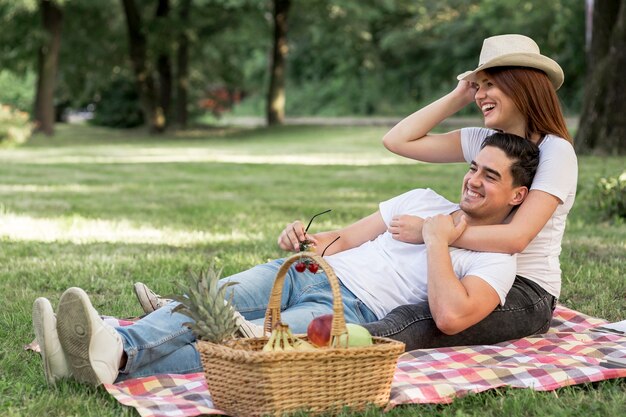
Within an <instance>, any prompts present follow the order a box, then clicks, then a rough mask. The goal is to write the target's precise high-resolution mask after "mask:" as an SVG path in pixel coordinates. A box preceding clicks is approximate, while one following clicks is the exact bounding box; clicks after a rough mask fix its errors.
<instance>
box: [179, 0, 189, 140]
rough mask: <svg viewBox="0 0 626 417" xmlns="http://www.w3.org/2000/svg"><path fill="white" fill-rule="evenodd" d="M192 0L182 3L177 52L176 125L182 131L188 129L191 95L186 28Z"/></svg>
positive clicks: (184, 0)
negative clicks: (189, 99)
mask: <svg viewBox="0 0 626 417" xmlns="http://www.w3.org/2000/svg"><path fill="white" fill-rule="evenodd" d="M190 10H191V0H183V1H182V2H181V3H180V10H179V18H180V27H181V29H180V35H179V36H178V49H177V51H176V123H177V124H178V126H179V127H181V128H182V129H185V128H186V127H187V119H188V113H187V100H188V95H189V36H188V34H187V31H186V28H187V27H188V26H189V12H190Z"/></svg>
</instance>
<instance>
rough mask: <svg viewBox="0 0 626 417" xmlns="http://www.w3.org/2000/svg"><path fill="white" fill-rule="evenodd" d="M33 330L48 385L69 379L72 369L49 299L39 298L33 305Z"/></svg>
mask: <svg viewBox="0 0 626 417" xmlns="http://www.w3.org/2000/svg"><path fill="white" fill-rule="evenodd" d="M33 329H34V330H35V338H36V339H37V343H38V344H39V349H40V350H41V358H42V359H43V372H44V374H45V376H46V381H47V382H48V384H50V385H54V384H55V383H56V381H57V380H58V379H61V378H67V377H69V376H70V375H71V372H70V367H69V365H68V363H67V359H66V358H65V353H64V352H63V348H62V347H61V342H59V335H58V334H57V319H56V317H55V315H54V310H53V309H52V304H50V301H49V300H48V299H47V298H43V297H39V298H37V299H36V300H35V302H34V303H33Z"/></svg>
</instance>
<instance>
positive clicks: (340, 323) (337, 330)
mask: <svg viewBox="0 0 626 417" xmlns="http://www.w3.org/2000/svg"><path fill="white" fill-rule="evenodd" d="M304 258H309V259H311V260H313V261H314V262H316V263H317V264H318V265H319V266H320V267H321V268H322V269H323V270H324V272H325V273H326V277H328V282H329V283H330V289H331V291H332V293H333V322H332V325H331V329H330V340H331V341H334V342H335V343H337V342H338V341H339V336H341V335H342V334H344V333H346V332H347V331H348V329H347V327H346V318H345V316H344V312H343V302H342V300H341V290H340V289H339V279H337V275H335V271H333V269H332V268H331V267H330V265H328V262H326V261H325V260H324V258H322V257H321V256H319V255H317V254H314V253H312V252H299V253H296V254H293V255H291V256H290V257H289V258H287V259H285V262H284V263H283V264H282V265H281V267H280V269H279V270H278V273H277V274H276V279H275V280H274V286H273V287H272V292H271V294H270V299H269V302H268V304H267V310H266V312H265V323H264V330H265V331H266V332H271V331H272V329H273V328H274V325H275V324H276V323H278V322H279V321H280V301H281V298H282V295H283V285H284V283H285V276H286V275H287V271H288V270H289V268H290V267H291V265H293V264H294V263H295V262H298V261H301V260H303V259H304Z"/></svg>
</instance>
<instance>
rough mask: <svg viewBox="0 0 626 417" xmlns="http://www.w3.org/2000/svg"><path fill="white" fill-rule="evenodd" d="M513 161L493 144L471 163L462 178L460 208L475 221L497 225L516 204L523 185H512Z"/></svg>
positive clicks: (485, 148)
mask: <svg viewBox="0 0 626 417" xmlns="http://www.w3.org/2000/svg"><path fill="white" fill-rule="evenodd" d="M510 168H511V160H510V159H509V158H508V157H507V156H506V154H505V153H504V151H502V150H501V149H498V148H496V147H493V146H486V147H484V148H483V149H482V150H481V151H480V152H479V153H478V155H477V156H476V159H475V160H473V161H472V162H471V164H470V168H469V170H468V172H467V174H465V177H464V178H463V188H462V190H461V201H460V206H461V209H462V210H463V211H464V212H465V213H466V214H467V215H468V216H469V219H468V221H469V220H471V222H472V223H474V224H477V223H481V224H496V223H501V222H502V220H504V218H505V217H506V216H507V215H508V214H509V212H510V211H511V208H512V207H513V206H514V205H516V203H515V201H516V200H515V197H516V194H517V192H518V189H519V188H520V187H517V186H514V185H513V177H512V176H511V169H510Z"/></svg>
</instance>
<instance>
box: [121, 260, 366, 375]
mask: <svg viewBox="0 0 626 417" xmlns="http://www.w3.org/2000/svg"><path fill="white" fill-rule="evenodd" d="M283 262H284V259H277V260H275V261H272V262H269V263H267V264H263V265H257V266H255V267H254V268H251V269H249V270H247V271H245V272H241V273H239V274H236V275H233V276H231V277H228V278H224V279H223V280H222V282H229V281H233V282H237V284H236V285H233V286H230V287H228V289H227V294H228V296H230V293H231V292H232V295H233V299H232V301H233V304H234V306H235V308H236V309H237V311H239V312H240V313H241V314H242V315H243V316H244V317H245V318H246V319H247V320H250V321H252V322H253V323H255V324H258V325H260V326H263V322H264V318H265V311H266V309H267V304H268V301H269V296H270V292H271V290H272V286H273V285H274V280H275V278H276V274H277V272H278V269H279V268H280V266H281V265H282V264H283ZM340 288H341V298H342V301H343V308H344V314H345V318H346V322H348V323H367V322H371V321H374V320H376V316H375V315H374V313H373V312H372V311H371V310H370V309H369V308H368V307H367V306H365V304H363V303H362V302H361V301H360V300H359V299H358V298H356V297H355V296H354V294H352V292H351V291H350V290H348V289H347V288H346V287H344V286H343V285H340ZM176 305H177V303H170V304H168V305H166V306H164V307H162V308H160V309H158V310H156V311H154V312H153V313H150V314H149V315H147V316H145V317H144V318H142V319H141V320H139V321H137V322H136V323H135V324H133V325H130V326H126V327H117V328H116V330H117V331H118V333H119V334H120V335H121V336H122V339H123V341H124V351H125V352H126V355H127V356H128V359H127V362H126V366H125V367H124V369H123V370H122V371H121V372H120V374H119V376H118V378H117V382H119V381H123V380H125V379H130V378H137V377H142V376H148V375H155V374H162V373H177V374H183V373H191V372H201V371H202V363H201V361H200V355H199V353H198V351H197V350H196V347H195V341H196V338H195V336H194V335H193V333H192V332H191V330H189V329H188V328H187V327H186V326H184V323H186V322H190V321H192V319H191V318H189V317H187V316H185V315H183V314H180V313H172V309H173V308H174V307H175V306H176ZM332 312H333V297H332V291H331V289H330V284H329V283H328V279H327V278H326V274H325V273H324V272H323V270H322V269H320V271H319V272H318V273H316V274H313V273H311V272H309V271H308V270H307V271H305V272H303V273H298V272H296V271H295V269H294V268H289V270H288V272H287V275H286V276H285V281H284V285H283V296H282V300H281V321H282V322H284V323H287V324H288V325H289V328H290V329H291V330H292V331H293V332H294V333H306V330H307V326H308V324H309V322H310V321H311V320H312V319H313V318H314V317H317V316H320V315H322V314H328V313H332Z"/></svg>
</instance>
